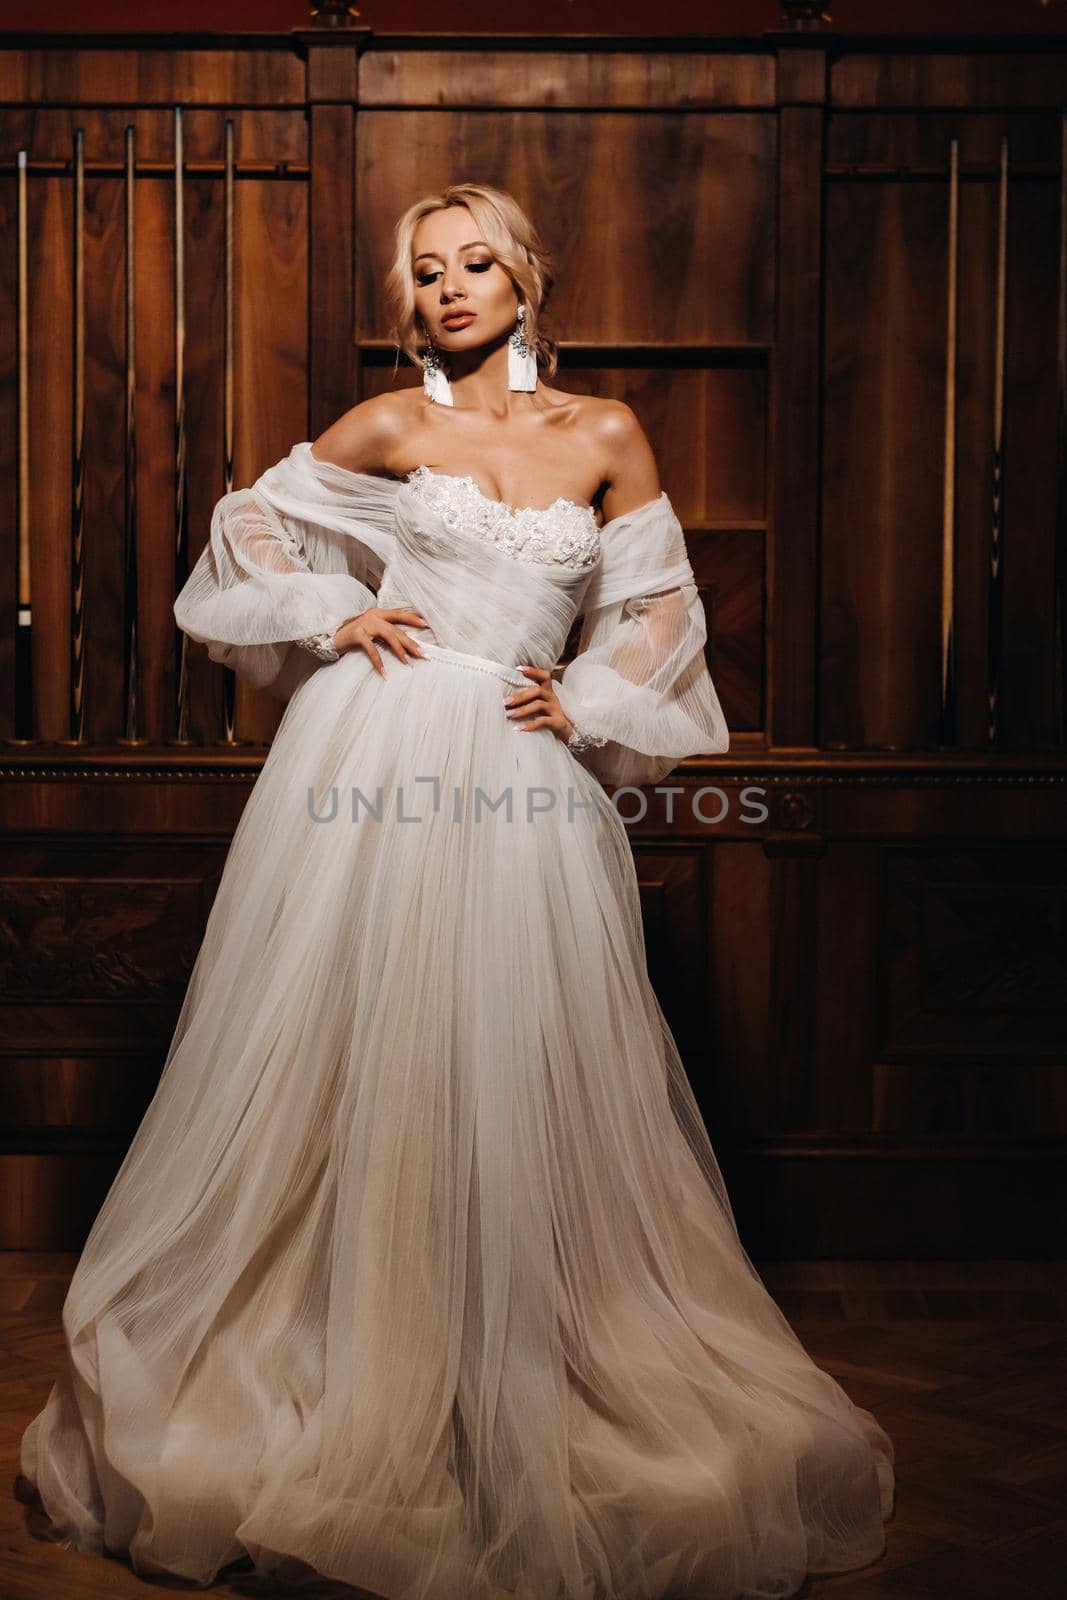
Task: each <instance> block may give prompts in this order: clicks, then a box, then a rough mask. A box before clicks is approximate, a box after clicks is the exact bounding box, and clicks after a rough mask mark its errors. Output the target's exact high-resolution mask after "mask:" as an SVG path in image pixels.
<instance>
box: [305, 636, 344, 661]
mask: <svg viewBox="0 0 1067 1600" xmlns="http://www.w3.org/2000/svg"><path fill="white" fill-rule="evenodd" d="M332 637H333V636H332V634H329V633H313V634H311V635H310V637H309V638H307V639H297V640H295V641H294V642H295V643H296V644H298V645H299V646H300V647H301V649H302V650H310V651H311V654H312V655H313V656H318V658H319V660H320V661H340V659H341V654H340V651H338V650H335V649H334V647H333V644H332V642H331V640H332Z"/></svg>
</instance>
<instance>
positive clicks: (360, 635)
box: [356, 612, 423, 676]
mask: <svg viewBox="0 0 1067 1600" xmlns="http://www.w3.org/2000/svg"><path fill="white" fill-rule="evenodd" d="M398 614H402V615H405V616H411V615H412V613H411V612H404V613H398ZM417 614H418V613H415V615H417ZM375 639H381V640H382V641H383V643H385V644H387V645H388V646H389V649H390V650H391V651H392V652H393V654H394V655H395V656H396V657H397V659H398V660H400V661H402V662H403V663H404V665H405V666H406V667H410V665H411V661H410V657H411V656H419V657H422V654H423V653H422V650H421V648H420V646H419V642H418V640H417V639H413V638H412V637H411V635H410V634H409V633H405V632H404V631H403V629H402V628H394V627H393V625H392V623H391V622H385V621H379V622H378V623H377V625H374V624H364V625H363V626H362V627H360V628H358V629H357V639H356V642H357V644H359V645H360V647H361V648H362V649H364V650H365V651H366V652H367V655H368V656H369V657H370V660H371V663H372V665H373V666H374V670H375V671H376V672H378V673H381V674H382V675H383V676H384V674H385V664H384V662H383V661H382V658H381V654H380V653H379V651H378V649H377V646H376V645H375V644H374V640H375Z"/></svg>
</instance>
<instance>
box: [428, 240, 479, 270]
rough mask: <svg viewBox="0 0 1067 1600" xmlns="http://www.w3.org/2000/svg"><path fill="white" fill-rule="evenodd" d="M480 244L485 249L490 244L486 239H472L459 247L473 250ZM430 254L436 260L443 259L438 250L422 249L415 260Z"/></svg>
mask: <svg viewBox="0 0 1067 1600" xmlns="http://www.w3.org/2000/svg"><path fill="white" fill-rule="evenodd" d="M479 244H480V245H483V246H484V247H485V249H486V250H488V248H489V246H488V245H487V244H486V243H485V240H484V239H471V240H469V241H468V243H467V244H461V245H460V246H459V248H460V249H461V250H473V249H474V247H475V245H479ZM429 256H432V257H433V259H434V260H435V261H441V260H442V259H443V257H442V256H440V255H438V253H437V251H436V250H421V251H420V252H419V254H418V255H417V256H416V257H415V261H425V260H426V259H427V258H428V257H429ZM413 264H414V263H413Z"/></svg>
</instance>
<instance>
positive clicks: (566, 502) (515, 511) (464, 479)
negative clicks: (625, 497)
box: [403, 464, 600, 533]
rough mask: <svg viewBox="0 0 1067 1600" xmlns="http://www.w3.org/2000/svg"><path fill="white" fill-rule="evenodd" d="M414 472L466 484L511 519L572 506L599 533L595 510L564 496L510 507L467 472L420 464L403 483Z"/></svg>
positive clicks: (408, 477)
mask: <svg viewBox="0 0 1067 1600" xmlns="http://www.w3.org/2000/svg"><path fill="white" fill-rule="evenodd" d="M416 472H425V474H426V476H427V477H428V478H442V479H444V480H445V481H450V482H452V483H468V484H470V486H471V488H472V489H473V490H474V492H475V494H476V495H478V497H479V498H480V499H482V500H484V501H485V503H486V505H490V506H499V507H500V509H501V510H502V511H506V512H508V514H509V515H510V516H513V517H517V516H521V515H522V513H523V512H527V511H533V512H539V513H544V512H546V511H554V510H555V509H556V507H557V506H573V507H574V509H575V510H576V511H587V512H588V513H589V514H590V515H591V517H592V518H593V526H594V527H595V528H596V530H597V532H598V533H599V532H600V524H599V523H598V522H597V520H596V510H595V508H594V507H593V506H587V505H583V504H582V503H581V502H580V501H578V500H570V499H568V497H567V496H566V495H565V494H558V495H557V496H556V498H555V499H554V500H553V502H552V504H551V505H548V506H512V505H509V504H508V502H507V501H506V500H495V499H494V498H493V496H492V495H491V494H486V492H485V490H484V489H482V488H481V487H480V485H479V484H477V483H475V481H474V479H473V478H472V477H471V475H470V473H469V472H435V471H434V470H433V468H432V467H427V466H424V465H421V464H420V465H419V466H417V467H412V468H411V471H410V472H405V473H404V477H403V481H404V483H406V484H407V483H410V482H411V479H412V478H413V477H414V475H415V473H416Z"/></svg>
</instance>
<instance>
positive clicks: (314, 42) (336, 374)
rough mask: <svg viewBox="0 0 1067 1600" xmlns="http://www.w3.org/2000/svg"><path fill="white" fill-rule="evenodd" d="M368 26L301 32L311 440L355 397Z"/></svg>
mask: <svg viewBox="0 0 1067 1600" xmlns="http://www.w3.org/2000/svg"><path fill="white" fill-rule="evenodd" d="M370 31H371V30H370V29H369V28H356V27H347V26H334V27H330V28H322V29H317V30H305V31H303V32H301V33H300V34H299V35H298V37H299V38H300V40H301V43H302V44H303V46H304V48H305V49H306V51H307V101H308V126H309V134H310V137H309V145H310V158H309V159H310V166H311V170H310V175H309V185H310V191H309V195H308V228H309V235H310V236H309V239H308V302H309V303H308V438H309V439H314V438H315V437H316V436H317V435H318V434H320V433H321V432H322V431H323V429H324V428H326V427H328V426H329V424H330V423H331V422H333V421H335V420H336V418H337V417H339V416H340V415H341V413H342V412H344V411H347V410H348V409H349V408H350V407H351V406H353V405H355V403H356V401H357V400H358V398H359V363H358V355H357V351H356V345H355V183H356V166H355V155H356V149H355V144H356V140H355V135H356V98H357V84H358V63H359V53H360V49H361V48H362V46H363V45H364V44H365V43H366V42H367V39H368V37H369V35H370Z"/></svg>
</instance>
